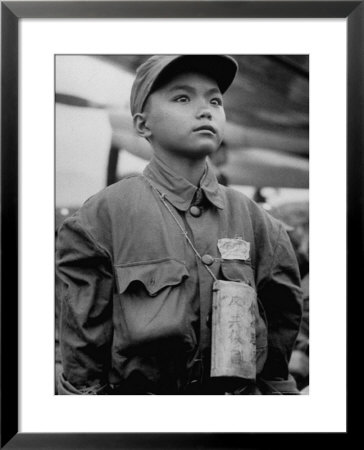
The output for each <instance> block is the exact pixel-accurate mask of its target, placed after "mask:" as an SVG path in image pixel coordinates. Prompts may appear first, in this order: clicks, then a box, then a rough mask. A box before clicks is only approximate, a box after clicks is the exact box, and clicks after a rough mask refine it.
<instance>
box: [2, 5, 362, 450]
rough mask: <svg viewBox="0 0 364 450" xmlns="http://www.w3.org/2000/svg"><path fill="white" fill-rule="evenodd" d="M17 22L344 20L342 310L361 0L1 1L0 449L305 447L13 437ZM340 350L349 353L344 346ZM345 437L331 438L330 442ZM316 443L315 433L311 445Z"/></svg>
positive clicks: (357, 269) (355, 147)
mask: <svg viewBox="0 0 364 450" xmlns="http://www.w3.org/2000/svg"><path fill="white" fill-rule="evenodd" d="M22 18H268V19H269V18H346V20H347V77H348V78H347V80H348V83H347V180H348V184H347V249H348V258H347V286H348V291H347V304H349V298H350V297H354V295H357V294H356V292H357V289H358V286H359V281H360V280H361V278H362V276H363V273H364V264H363V258H362V254H363V216H364V208H363V197H364V196H363V183H362V173H364V172H363V169H364V167H363V153H364V152H363V148H364V137H363V128H364V127H363V124H364V113H363V104H364V1H210V2H206V1H196V2H195V1H194V2H185V1H177V2H171V1H168V2H166V1H159V2H158V1H134V2H133V1H117V2H107V1H105V2H103V1H96V2H83V1H80V2H77V1H70V2H61V1H55V2H43V1H42V2H40V1H39V2H32V1H30V2H28V1H27V2H17V1H5V2H1V65H2V75H1V77H2V78H1V448H6V449H15V448H16V449H23V448H24V449H40V448H47V449H48V448H49V449H50V448H52V449H66V448H77V449H86V448H87V449H95V448H108V449H116V448H128V449H135V448H146V447H151V448H156V449H162V448H181V449H182V448H214V449H217V448H257V447H261V445H262V444H264V443H267V442H270V443H272V442H275V440H276V439H277V438H279V439H280V442H281V446H282V445H287V444H288V445H290V446H292V445H294V446H296V444H297V442H299V444H300V445H302V444H304V445H305V444H306V445H307V442H308V439H309V438H310V436H311V434H310V433H304V434H302V435H301V436H300V437H298V436H297V434H293V435H292V434H290V433H287V434H286V433H284V434H274V433H273V434H268V433H262V434H260V433H244V434H243V433H178V434H176V433H155V434H153V433H135V434H130V433H76V434H75V433H55V434H52V433H19V432H18V401H19V398H18V332H19V329H18V322H17V318H18V302H17V299H18V297H17V296H18V262H19V258H18V250H19V244H18V183H19V181H20V180H19V178H18V139H19V137H18V112H19V111H18V94H19V93H18V70H19V67H18V56H19V41H18V24H19V20H20V19H22ZM333 275H334V273H333ZM334 276H336V275H334ZM359 292H360V291H359ZM352 300H354V298H352ZM327 301H328V302H329V299H327ZM348 351H349V355H350V347H349V346H348ZM348 417H349V415H348ZM348 431H350V426H349V425H348ZM348 436H349V433H348V432H347V433H338V436H337V437H335V442H340V439H342V438H344V439H346V438H348ZM322 441H323V439H321V438H320V436H318V435H317V434H316V436H315V443H316V444H322V443H323V442H322ZM269 447H270V445H269Z"/></svg>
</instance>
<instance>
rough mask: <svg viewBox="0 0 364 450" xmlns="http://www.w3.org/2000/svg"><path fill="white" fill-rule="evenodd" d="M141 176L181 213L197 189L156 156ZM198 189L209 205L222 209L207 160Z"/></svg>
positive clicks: (214, 177)
mask: <svg viewBox="0 0 364 450" xmlns="http://www.w3.org/2000/svg"><path fill="white" fill-rule="evenodd" d="M143 174H144V176H145V177H147V178H148V179H149V180H150V181H152V182H153V183H154V185H155V186H156V188H157V189H158V190H160V192H161V193H163V194H165V196H166V197H167V199H168V201H169V202H170V203H172V205H173V206H174V207H176V208H177V209H179V210H181V211H187V209H188V208H189V207H190V205H191V202H192V199H193V197H194V195H195V193H196V191H197V189H198V188H197V187H196V186H194V185H193V184H192V183H190V182H189V181H188V180H186V179H185V178H183V177H182V176H181V175H179V174H178V173H176V172H174V171H173V170H172V169H171V168H170V167H168V166H167V165H166V164H165V163H164V162H163V161H162V160H161V159H159V158H157V157H156V156H154V157H153V158H152V160H151V162H150V163H149V164H148V165H147V167H146V168H145V169H144V171H143ZM200 188H201V190H202V191H203V192H204V194H205V196H206V198H207V199H208V200H209V202H210V203H212V204H213V205H215V206H216V207H217V208H220V209H223V208H224V202H223V198H222V194H221V188H220V187H219V183H218V182H217V179H216V176H215V174H214V171H213V168H212V166H211V163H210V162H209V161H208V160H206V168H205V173H204V175H203V176H202V178H201V181H200Z"/></svg>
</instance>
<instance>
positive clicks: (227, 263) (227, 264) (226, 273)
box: [221, 259, 268, 373]
mask: <svg viewBox="0 0 364 450" xmlns="http://www.w3.org/2000/svg"><path fill="white" fill-rule="evenodd" d="M221 273H222V276H223V277H224V279H225V280H228V281H240V282H244V283H246V284H248V285H249V286H251V287H252V288H253V289H256V285H255V276H254V270H253V267H252V266H251V264H250V263H249V262H246V261H242V260H232V259H231V260H230V259H229V260H228V259H227V260H222V261H221ZM256 300H257V303H256V308H255V333H256V368H257V373H259V372H261V371H262V369H263V366H264V363H265V361H266V359H267V347H268V331H267V318H266V314H265V311H264V308H263V305H262V304H261V302H260V300H259V299H258V297H257V299H256Z"/></svg>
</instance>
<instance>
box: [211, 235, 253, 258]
mask: <svg viewBox="0 0 364 450" xmlns="http://www.w3.org/2000/svg"><path fill="white" fill-rule="evenodd" d="M217 246H218V248H219V250H220V253H221V257H222V258H223V259H241V260H243V261H246V260H247V259H249V254H250V242H247V241H244V240H243V239H241V238H238V239H229V238H224V239H219V240H218V241H217Z"/></svg>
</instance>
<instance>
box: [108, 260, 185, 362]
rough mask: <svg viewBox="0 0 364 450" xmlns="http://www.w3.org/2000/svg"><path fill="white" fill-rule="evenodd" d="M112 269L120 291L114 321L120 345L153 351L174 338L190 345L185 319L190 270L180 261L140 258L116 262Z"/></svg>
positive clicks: (166, 344)
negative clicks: (133, 261) (139, 259)
mask: <svg viewBox="0 0 364 450" xmlns="http://www.w3.org/2000/svg"><path fill="white" fill-rule="evenodd" d="M115 271H116V282H117V289H118V294H119V295H118V301H117V302H116V303H114V307H115V309H114V320H115V324H114V325H115V330H116V333H117V335H118V336H120V341H122V348H121V349H123V348H124V349H125V348H129V349H130V348H134V349H139V350H138V351H141V350H140V349H141V348H148V349H149V350H148V351H149V352H152V353H153V352H154V351H157V349H159V350H160V349H161V348H164V347H168V346H171V345H172V343H175V342H183V343H185V344H186V345H188V346H191V345H192V344H191V342H192V341H193V339H192V338H191V333H190V331H189V329H188V326H187V321H186V298H187V295H186V283H185V279H186V278H188V275H189V273H188V270H187V268H186V265H185V264H184V263H183V262H182V261H179V260H175V259H169V258H168V259H162V260H154V261H141V262H137V263H132V264H125V265H119V266H116V267H115ZM192 343H193V342H192ZM145 345H146V346H147V347H140V346H145ZM153 345H154V346H155V348H154V347H153V348H154V350H151V347H150V346H153ZM159 350H158V351H159ZM148 354H149V353H148Z"/></svg>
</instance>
